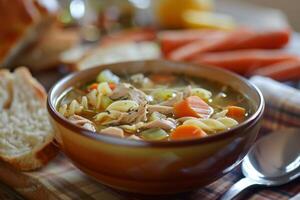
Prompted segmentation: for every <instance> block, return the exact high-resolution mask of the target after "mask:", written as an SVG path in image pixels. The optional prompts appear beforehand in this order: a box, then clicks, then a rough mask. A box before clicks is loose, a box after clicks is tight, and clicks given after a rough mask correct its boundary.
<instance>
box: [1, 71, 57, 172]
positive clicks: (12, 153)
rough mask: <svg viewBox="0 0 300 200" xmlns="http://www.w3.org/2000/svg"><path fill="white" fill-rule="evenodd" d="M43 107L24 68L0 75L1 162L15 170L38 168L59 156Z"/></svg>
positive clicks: (41, 94)
mask: <svg viewBox="0 0 300 200" xmlns="http://www.w3.org/2000/svg"><path fill="white" fill-rule="evenodd" d="M45 103H46V92H45V90H44V88H43V87H42V86H41V85H40V84H39V83H38V82H37V81H36V80H35V79H34V78H33V77H32V76H31V74H30V72H29V71H28V70H27V68H24V67H21V68H18V69H16V70H15V72H14V73H10V72H9V71H7V70H1V71H0V159H1V160H3V161H5V162H7V163H9V164H10V165H11V166H13V167H15V168H16V169H18V170H22V171H29V170H34V169H37V168H40V167H42V166H43V165H45V164H46V163H47V162H48V161H49V160H51V159H52V158H54V157H55V155H56V154H57V152H58V149H57V148H56V147H55V146H54V144H53V143H52V142H53V140H54V130H53V128H52V126H51V125H50V122H49V119H48V116H47V111H46V105H45Z"/></svg>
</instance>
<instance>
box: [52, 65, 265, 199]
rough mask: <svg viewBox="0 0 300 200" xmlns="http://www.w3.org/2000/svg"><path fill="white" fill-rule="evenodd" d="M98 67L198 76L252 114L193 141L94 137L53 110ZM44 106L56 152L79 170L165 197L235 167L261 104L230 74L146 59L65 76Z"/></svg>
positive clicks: (257, 120) (257, 121) (254, 127)
mask: <svg viewBox="0 0 300 200" xmlns="http://www.w3.org/2000/svg"><path fill="white" fill-rule="evenodd" d="M103 69H110V70H111V71H113V72H115V73H117V74H131V73H138V72H141V73H143V72H166V73H168V72H170V73H178V74H187V75H190V76H194V77H199V78H200V77H204V78H206V79H210V80H214V81H218V82H221V83H224V84H226V85H229V86H231V87H233V88H235V89H236V90H238V91H239V92H241V93H242V94H244V95H246V96H247V97H248V98H249V99H250V101H251V105H252V107H253V110H254V112H253V114H252V115H251V116H250V117H249V118H248V119H247V120H246V121H244V122H242V123H241V124H240V125H238V126H237V127H234V128H232V129H231V130H229V131H225V132H222V133H219V134H214V135H211V136H209V137H206V138H201V139H194V140H186V141H171V142H170V141H169V142H168V141H160V142H159V141H158V142H157V141H156V142H149V141H136V140H128V139H121V138H116V137H112V136H107V135H101V134H95V133H94V132H91V131H88V130H85V129H83V128H80V127H78V126H75V125H73V124H72V123H70V122H68V121H67V120H66V119H64V118H63V117H62V116H61V115H60V114H59V113H58V111H57V110H56V106H57V104H58V101H59V98H60V97H61V96H62V94H63V93H64V92H66V91H67V90H68V89H70V88H71V87H72V86H74V85H76V84H78V83H85V82H87V81H91V80H93V79H95V77H96V76H97V74H98V73H99V72H100V71H101V70H103ZM47 106H48V111H49V116H50V119H51V122H52V124H53V126H54V127H55V129H56V136H55V137H56V140H57V142H58V144H59V146H60V148H61V150H62V151H63V152H64V153H65V155H66V156H67V157H68V158H69V159H70V160H71V161H72V162H73V164H74V165H75V166H76V167H78V168H79V169H80V170H81V171H83V172H84V173H86V174H88V175H89V176H91V177H93V178H95V179H96V180H98V181H99V182H101V183H103V184H104V185H107V186H110V187H113V188H116V189H120V190H124V191H128V192H135V193H142V194H168V193H177V192H182V191H187V190H193V189H195V188H199V187H201V186H204V185H207V184H209V183H212V182H213V181H215V180H216V179H218V178H220V177H221V176H223V175H224V174H226V173H227V172H229V171H230V170H232V169H233V168H234V167H236V166H237V165H238V164H239V163H240V162H241V160H242V159H243V157H244V156H245V154H246V153H247V151H248V150H249V148H250V147H251V145H252V144H253V143H254V141H255V138H256V136H257V134H258V131H259V129H260V122H261V119H262V114H263V110H264V100H263V97H262V95H261V93H260V91H259V90H258V89H257V88H256V87H255V86H253V85H252V84H251V83H250V82H248V81H247V80H246V79H244V78H242V77H240V76H238V75H235V74H233V73H231V72H228V71H225V70H222V69H219V68H214V67H209V66H199V65H192V64H187V63H178V62H170V61H165V60H149V61H135V62H125V63H117V64H110V65H103V66H99V67H96V68H91V69H87V70H84V71H80V72H76V73H74V74H71V75H69V76H67V77H65V78H63V79H62V80H60V81H59V82H58V83H56V84H55V86H54V87H53V88H52V89H51V91H50V92H49V96H48V103H47Z"/></svg>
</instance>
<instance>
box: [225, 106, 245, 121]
mask: <svg viewBox="0 0 300 200" xmlns="http://www.w3.org/2000/svg"><path fill="white" fill-rule="evenodd" d="M227 110H228V112H227V114H226V116H227V117H231V118H233V119H235V120H237V121H242V120H244V118H245V114H246V110H245V108H242V107H239V106H228V107H227Z"/></svg>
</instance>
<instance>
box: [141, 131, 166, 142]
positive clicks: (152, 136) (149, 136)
mask: <svg viewBox="0 0 300 200" xmlns="http://www.w3.org/2000/svg"><path fill="white" fill-rule="evenodd" d="M140 136H141V138H142V139H144V140H163V139H165V138H167V137H168V136H169V135H168V134H167V132H166V131H164V130H163V129H160V128H151V129H147V130H145V131H142V132H141V133H140Z"/></svg>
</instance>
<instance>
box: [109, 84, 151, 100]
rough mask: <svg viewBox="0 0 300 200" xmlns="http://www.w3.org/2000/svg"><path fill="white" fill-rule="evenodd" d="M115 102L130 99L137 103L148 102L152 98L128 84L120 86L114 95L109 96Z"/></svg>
mask: <svg viewBox="0 0 300 200" xmlns="http://www.w3.org/2000/svg"><path fill="white" fill-rule="evenodd" d="M109 97H110V98H111V99H113V100H117V99H130V100H133V101H135V102H137V103H143V102H148V101H149V100H150V98H149V97H148V96H147V95H146V94H145V93H144V92H143V91H141V90H139V89H137V88H135V87H133V86H132V85H130V84H128V83H121V84H118V85H117V87H116V88H115V89H114V91H113V92H112V94H111V95H110V96H109Z"/></svg>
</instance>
